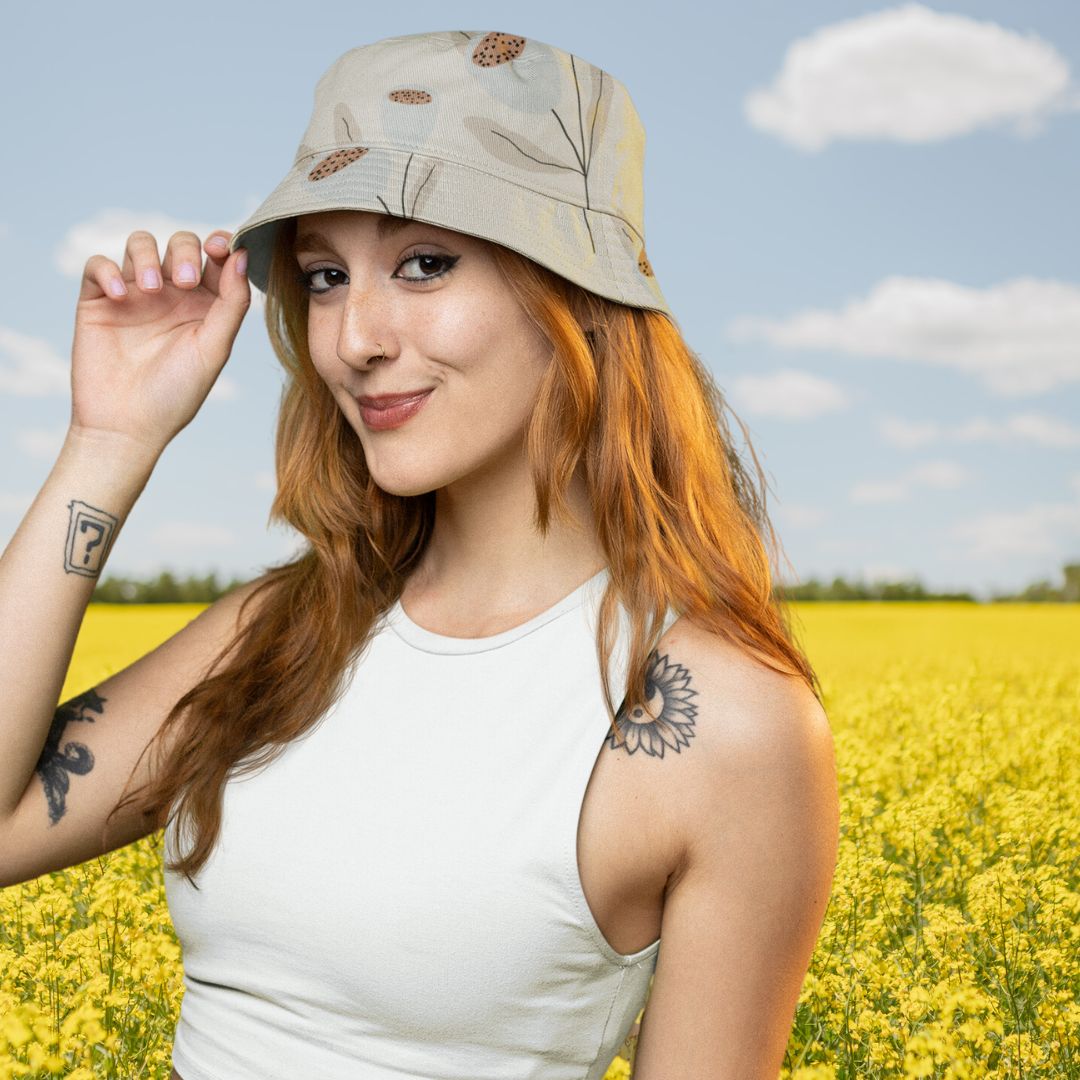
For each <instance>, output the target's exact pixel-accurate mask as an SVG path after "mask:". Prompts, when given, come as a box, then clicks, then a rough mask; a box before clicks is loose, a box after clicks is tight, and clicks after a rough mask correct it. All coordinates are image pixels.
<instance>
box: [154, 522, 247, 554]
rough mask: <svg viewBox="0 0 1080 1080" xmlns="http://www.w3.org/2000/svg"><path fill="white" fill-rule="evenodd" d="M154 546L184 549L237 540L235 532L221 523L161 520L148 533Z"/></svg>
mask: <svg viewBox="0 0 1080 1080" xmlns="http://www.w3.org/2000/svg"><path fill="white" fill-rule="evenodd" d="M150 538H151V540H152V541H153V543H154V547H155V548H171V549H173V550H180V551H184V552H185V553H186V552H187V551H188V550H190V549H198V548H213V547H222V546H227V545H232V544H235V543H236V542H237V536H236V533H235V532H234V531H233V530H232V529H227V528H225V527H224V526H222V525H209V524H206V523H205V522H202V521H163V522H161V524H159V525H158V526H157V527H156V528H154V529H153V530H152V532H151V534H150Z"/></svg>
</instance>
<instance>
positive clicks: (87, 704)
mask: <svg viewBox="0 0 1080 1080" xmlns="http://www.w3.org/2000/svg"><path fill="white" fill-rule="evenodd" d="M106 700H107V699H106V698H103V697H101V696H100V695H99V694H98V692H97V691H96V690H87V691H86V692H85V693H83V694H79V695H78V697H73V698H72V699H71V700H70V701H65V702H64V704H62V705H61V706H60V707H59V708H58V709H57V710H56V712H55V713H54V714H53V721H52V724H51V726H50V727H49V737H48V739H46V740H45V749H44V750H42V751H41V757H39V758H38V763H37V765H35V766H34V771H35V772H36V773H37V774H38V776H40V777H41V782H42V783H43V784H44V785H45V798H46V799H48V801H49V824H50V825H55V824H56V823H57V822H58V821H59V820H60V819H61V818H62V817H63V816H64V812H65V810H66V809H67V807H66V806H65V796H66V795H67V790H68V784H69V783H70V779H69V777H68V773H74V774H75V775H76V776H85V775H86V774H87V773H88V772H89V771H90V770H91V769H92V768H93V767H94V755H93V754H92V753H91V752H90V747H88V746H84V745H83V744H82V743H80V742H74V741H72V742H69V743H66V744H65V746H64V749H63V750H61V749H60V739H61V738H62V736H63V734H64V729H65V728H66V727H67V725H68V722H69V721H71V720H85V721H86V722H87V723H90V724H92V723H93V722H94V718H93V717H92V716H89V715H88V714H87V711H88V710H93V711H94V712H96V713H98V714H99V715H100V714H101V713H102V712H103V711H104V710H103V708H102V706H103V705H104V704H105V702H106Z"/></svg>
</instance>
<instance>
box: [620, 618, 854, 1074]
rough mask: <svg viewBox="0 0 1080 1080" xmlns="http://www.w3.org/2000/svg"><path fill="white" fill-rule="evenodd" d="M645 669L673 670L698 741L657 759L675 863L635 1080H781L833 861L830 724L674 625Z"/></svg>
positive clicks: (800, 692)
mask: <svg viewBox="0 0 1080 1080" xmlns="http://www.w3.org/2000/svg"><path fill="white" fill-rule="evenodd" d="M652 661H653V665H654V670H655V671H657V672H658V673H662V672H665V671H668V670H670V669H672V668H673V666H674V665H678V668H679V669H681V671H680V678H681V681H682V690H683V692H684V693H685V692H691V691H692V692H693V695H694V696H693V699H692V701H693V704H694V713H693V716H692V719H693V729H692V730H693V733H694V734H693V737H692V738H690V739H689V740H688V745H685V746H683V747H682V748H681V750H680V752H679V753H678V754H672V755H668V756H669V757H671V758H675V759H677V765H675V766H674V767H673V768H672V769H670V770H668V771H669V773H670V774H671V776H672V777H674V776H675V774H676V773H678V774H679V775H678V777H677V782H675V783H672V784H671V785H668V786H666V787H665V795H667V796H669V797H670V801H671V802H672V803H673V805H674V808H675V814H674V817H673V821H674V822H675V823H676V825H677V826H678V829H679V830H680V832H679V833H678V835H679V838H680V840H681V842H682V849H681V850H682V856H683V857H682V859H681V861H680V863H679V864H678V867H677V869H676V871H675V872H674V873H673V875H672V876H671V877H670V878H669V880H668V884H667V888H666V889H665V894H664V906H663V915H662V930H661V936H662V944H661V946H660V952H659V956H658V960H657V967H656V975H655V979H654V982H653V986H652V990H651V993H650V997H649V1005H648V1008H647V1009H646V1011H645V1019H644V1021H643V1023H642V1028H641V1034H640V1042H639V1044H638V1048H637V1060H636V1062H635V1076H636V1075H638V1073H639V1072H640V1075H641V1076H642V1078H643V1080H644V1078H645V1077H648V1078H649V1080H653V1078H654V1077H662V1076H670V1075H672V1074H673V1073H677V1074H678V1075H680V1076H702V1075H709V1076H721V1075H723V1076H750V1075H753V1076H776V1074H777V1070H778V1069H779V1068H780V1065H781V1063H782V1060H783V1056H784V1050H785V1047H786V1046H787V1043H788V1039H789V1037H790V1033H791V1025H792V1023H793V1018H794V1013H795V1008H796V1004H797V1001H798V997H799V993H800V988H801V985H802V982H803V979H804V977H805V974H806V972H807V970H808V967H809V963H810V959H811V956H812V954H813V950H814V947H815V943H816V941H817V937H818V934H819V932H820V929H821V926H822V921H823V918H824V913H825V910H826V907H827V905H828V899H829V895H830V890H831V886H832V876H833V872H834V868H835V864H836V853H837V841H838V795H837V790H836V774H835V769H834V763H833V748H832V736H831V733H830V730H829V724H828V720H827V718H826V716H825V712H824V710H823V709H822V707H821V705H820V704H819V703H818V700H817V698H816V697H815V696H814V693H813V691H812V690H811V689H810V688H809V687H808V686H807V685H806V683H805V682H804V681H803V680H802V679H801V678H800V677H798V676H790V675H785V674H783V673H782V672H778V671H775V670H773V669H772V668H770V667H768V666H767V665H766V664H765V663H763V662H762V661H759V660H757V659H755V658H754V657H753V656H751V655H748V654H747V653H746V652H744V651H743V650H742V649H740V648H739V647H738V646H736V645H734V644H732V643H729V642H727V641H724V640H722V639H721V638H719V637H718V636H717V635H715V634H713V633H711V632H708V631H705V630H703V629H701V628H699V627H696V626H694V625H692V624H690V623H689V622H688V620H686V619H685V618H683V619H679V620H677V621H676V622H675V623H674V624H673V625H672V626H671V627H670V629H669V630H668V632H667V633H666V634H665V635H664V637H662V638H661V639H660V642H659V643H658V647H657V650H656V655H655V656H654V657H652ZM654 686H656V687H657V688H658V689H659V690H660V691H661V692H662V689H663V687H662V684H661V683H657V682H654ZM658 722H659V720H658Z"/></svg>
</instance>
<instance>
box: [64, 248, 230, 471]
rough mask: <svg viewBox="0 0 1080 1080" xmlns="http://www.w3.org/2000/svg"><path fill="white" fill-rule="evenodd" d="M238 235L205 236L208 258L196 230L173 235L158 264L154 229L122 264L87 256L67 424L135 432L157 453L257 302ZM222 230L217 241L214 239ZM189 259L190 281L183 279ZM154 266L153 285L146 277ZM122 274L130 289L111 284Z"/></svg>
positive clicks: (198, 401)
mask: <svg viewBox="0 0 1080 1080" xmlns="http://www.w3.org/2000/svg"><path fill="white" fill-rule="evenodd" d="M231 236H232V234H231V233H229V232H225V231H223V230H218V231H215V232H213V233H211V234H210V236H209V237H207V242H206V244H205V250H206V254H207V261H206V266H205V269H204V268H203V265H202V249H201V248H200V246H199V238H198V236H196V235H195V233H193V232H177V233H173V235H172V238H171V239H170V240H169V244H168V248H167V250H166V252H165V258H164V260H163V261H161V262H160V263H159V261H158V248H157V241H156V240H155V239H154V237H153V235H152V234H151V233H149V232H145V231H143V230H136V231H135V232H133V233H131V234H130V235H129V236H128V241H127V247H126V249H125V251H124V267H123V271H121V270H120V268H119V267H117V265H116V263H115V262H113V261H112V259H108V258H106V257H105V256H104V255H91V256H90V258H89V259H87V261H86V267H85V269H84V270H83V277H82V287H81V289H80V291H79V302H78V304H77V305H76V309H75V340H74V344H73V347H72V353H71V425H70V432H71V433H72V434H74V435H76V436H92V437H102V436H104V437H108V438H110V439H111V438H113V437H115V438H116V439H117V440H119V441H121V442H123V441H126V440H135V441H136V442H137V443H139V444H142V446H144V447H146V448H148V449H149V450H150V451H151V452H153V453H158V454H159V453H160V452H161V451H162V450H163V449H164V448H165V446H166V445H168V443H169V442H170V440H171V439H172V438H173V436H174V435H176V434H177V433H178V432H179V431H181V430H182V429H183V428H185V427H186V426H187V425H188V424H189V423H190V422H191V420H192V419H193V417H194V416H195V414H196V413H197V412H198V411H199V407H200V406H201V405H202V403H203V402H204V401H205V400H206V396H207V395H208V394H209V393H210V388H211V387H212V386H213V385H214V382H215V380H216V379H217V377H218V375H219V374H220V372H221V369H222V368H223V367H224V366H225V361H226V360H227V359H228V358H229V354H230V352H231V351H232V345H233V341H234V340H235V339H236V334H237V332H238V331H239V329H240V323H241V322H242V321H243V319H244V315H245V314H246V313H247V310H248V308H249V307H250V306H251V285H250V284H249V282H248V278H247V272H246V270H245V271H244V272H243V273H240V272H238V271H237V260H238V259H239V258H240V256H241V255H243V256H244V258H245V259H246V257H247V252H246V251H245V250H243V249H239V250H237V251H235V252H233V253H232V254H231V255H230V254H229V253H228V242H229V239H230V238H231ZM218 237H220V238H222V239H223V241H224V243H222V244H221V245H220V246H214V245H213V244H212V243H211V241H213V240H215V239H216V238H218ZM184 264H190V266H192V267H194V269H195V278H194V280H190V281H184V280H181V276H180V275H181V271H182V268H183V266H184ZM148 271H152V272H156V273H157V279H156V283H154V284H149V283H147V282H146V281H145V280H144V274H146V273H147V272H148ZM117 280H123V282H124V284H125V285H126V287H127V293H126V295H120V296H118V295H116V294H115V292H114V291H113V288H112V286H113V283H114V282H116V281H117Z"/></svg>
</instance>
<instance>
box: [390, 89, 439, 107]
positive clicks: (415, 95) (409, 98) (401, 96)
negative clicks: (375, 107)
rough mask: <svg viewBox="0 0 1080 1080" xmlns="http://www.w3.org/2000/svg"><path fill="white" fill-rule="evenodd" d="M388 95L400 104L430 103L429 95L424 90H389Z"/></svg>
mask: <svg viewBox="0 0 1080 1080" xmlns="http://www.w3.org/2000/svg"><path fill="white" fill-rule="evenodd" d="M388 96H389V98H390V100H391V101H396V102H398V103H399V104H401V105H430V104H431V95H430V94H429V93H428V92H427V91H426V90H391V91H390V93H389V95H388Z"/></svg>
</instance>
